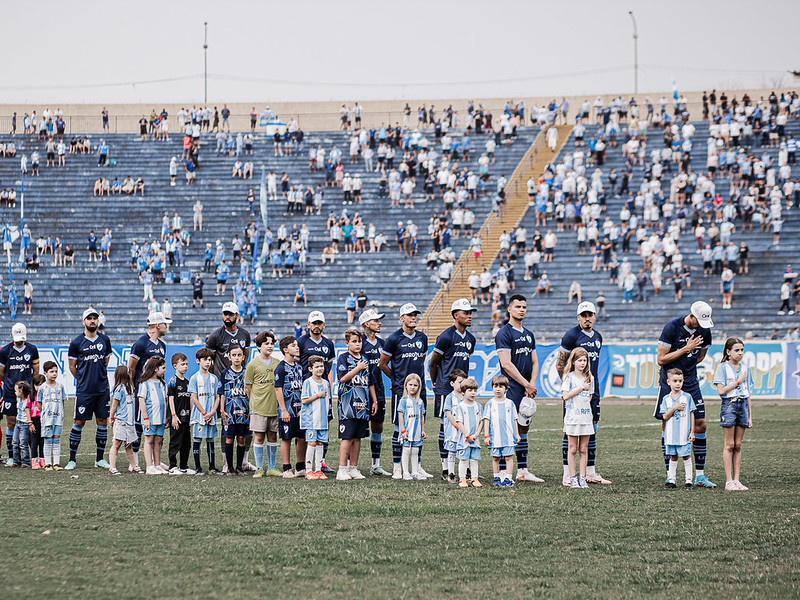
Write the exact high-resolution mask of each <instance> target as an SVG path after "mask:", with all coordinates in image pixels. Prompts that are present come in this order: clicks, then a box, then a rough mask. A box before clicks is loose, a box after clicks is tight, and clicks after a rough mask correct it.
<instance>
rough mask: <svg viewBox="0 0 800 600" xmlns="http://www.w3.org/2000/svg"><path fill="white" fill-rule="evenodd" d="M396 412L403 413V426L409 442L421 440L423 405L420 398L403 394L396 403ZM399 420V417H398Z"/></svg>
mask: <svg viewBox="0 0 800 600" xmlns="http://www.w3.org/2000/svg"><path fill="white" fill-rule="evenodd" d="M397 412H398V414H399V413H403V426H404V428H405V430H406V436H408V441H409V442H422V416H423V415H424V414H425V406H424V405H423V404H422V400H421V399H415V398H412V397H411V396H403V397H402V398H400V400H399V402H398V403H397ZM398 422H399V419H398Z"/></svg>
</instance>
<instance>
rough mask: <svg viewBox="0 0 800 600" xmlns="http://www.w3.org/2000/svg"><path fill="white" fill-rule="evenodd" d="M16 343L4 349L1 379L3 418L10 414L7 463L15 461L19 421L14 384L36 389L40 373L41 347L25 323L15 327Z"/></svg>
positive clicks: (7, 435) (0, 415)
mask: <svg viewBox="0 0 800 600" xmlns="http://www.w3.org/2000/svg"><path fill="white" fill-rule="evenodd" d="M11 339H12V342H11V343H10V344H7V345H6V346H3V348H2V349H0V379H2V380H3V397H2V399H0V417H2V415H5V416H6V448H7V449H8V461H7V462H6V464H7V465H9V466H11V465H13V464H14V459H13V458H12V455H13V441H14V427H15V426H16V424H17V397H16V395H15V393H14V386H15V385H16V384H17V382H18V381H26V382H27V383H28V385H30V386H31V389H33V376H34V374H36V373H38V372H39V350H38V349H37V348H36V346H34V345H33V344H29V343H28V342H27V339H28V330H27V329H26V328H25V325H23V324H22V323H17V324H15V325H14V326H13V327H12V328H11Z"/></svg>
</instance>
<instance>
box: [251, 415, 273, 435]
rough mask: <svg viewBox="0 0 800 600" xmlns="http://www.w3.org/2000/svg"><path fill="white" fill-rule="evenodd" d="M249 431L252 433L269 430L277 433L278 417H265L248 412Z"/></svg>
mask: <svg viewBox="0 0 800 600" xmlns="http://www.w3.org/2000/svg"><path fill="white" fill-rule="evenodd" d="M250 431H252V432H254V433H266V432H267V431H271V432H273V433H277V431H278V417H277V416H275V417H265V416H263V415H257V414H256V413H250Z"/></svg>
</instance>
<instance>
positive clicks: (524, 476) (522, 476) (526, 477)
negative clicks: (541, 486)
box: [517, 470, 544, 483]
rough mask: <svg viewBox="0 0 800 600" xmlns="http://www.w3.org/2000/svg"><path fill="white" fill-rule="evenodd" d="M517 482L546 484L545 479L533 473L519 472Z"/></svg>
mask: <svg viewBox="0 0 800 600" xmlns="http://www.w3.org/2000/svg"><path fill="white" fill-rule="evenodd" d="M517 481H532V482H533V483H544V479H542V478H541V477H537V476H536V475H534V474H533V473H529V472H528V471H527V470H526V471H521V470H520V471H517Z"/></svg>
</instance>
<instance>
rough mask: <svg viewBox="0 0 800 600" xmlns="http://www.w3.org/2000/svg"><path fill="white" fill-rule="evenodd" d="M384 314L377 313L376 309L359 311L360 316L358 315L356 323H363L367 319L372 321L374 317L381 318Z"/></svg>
mask: <svg viewBox="0 0 800 600" xmlns="http://www.w3.org/2000/svg"><path fill="white" fill-rule="evenodd" d="M384 316H385V315H384V314H383V313H379V312H378V311H377V310H372V309H371V308H370V309H369V310H365V311H364V312H363V313H361V316H360V317H358V324H359V325H363V324H364V323H366V322H367V321H374V320H376V319H382V318H383V317H384Z"/></svg>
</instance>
